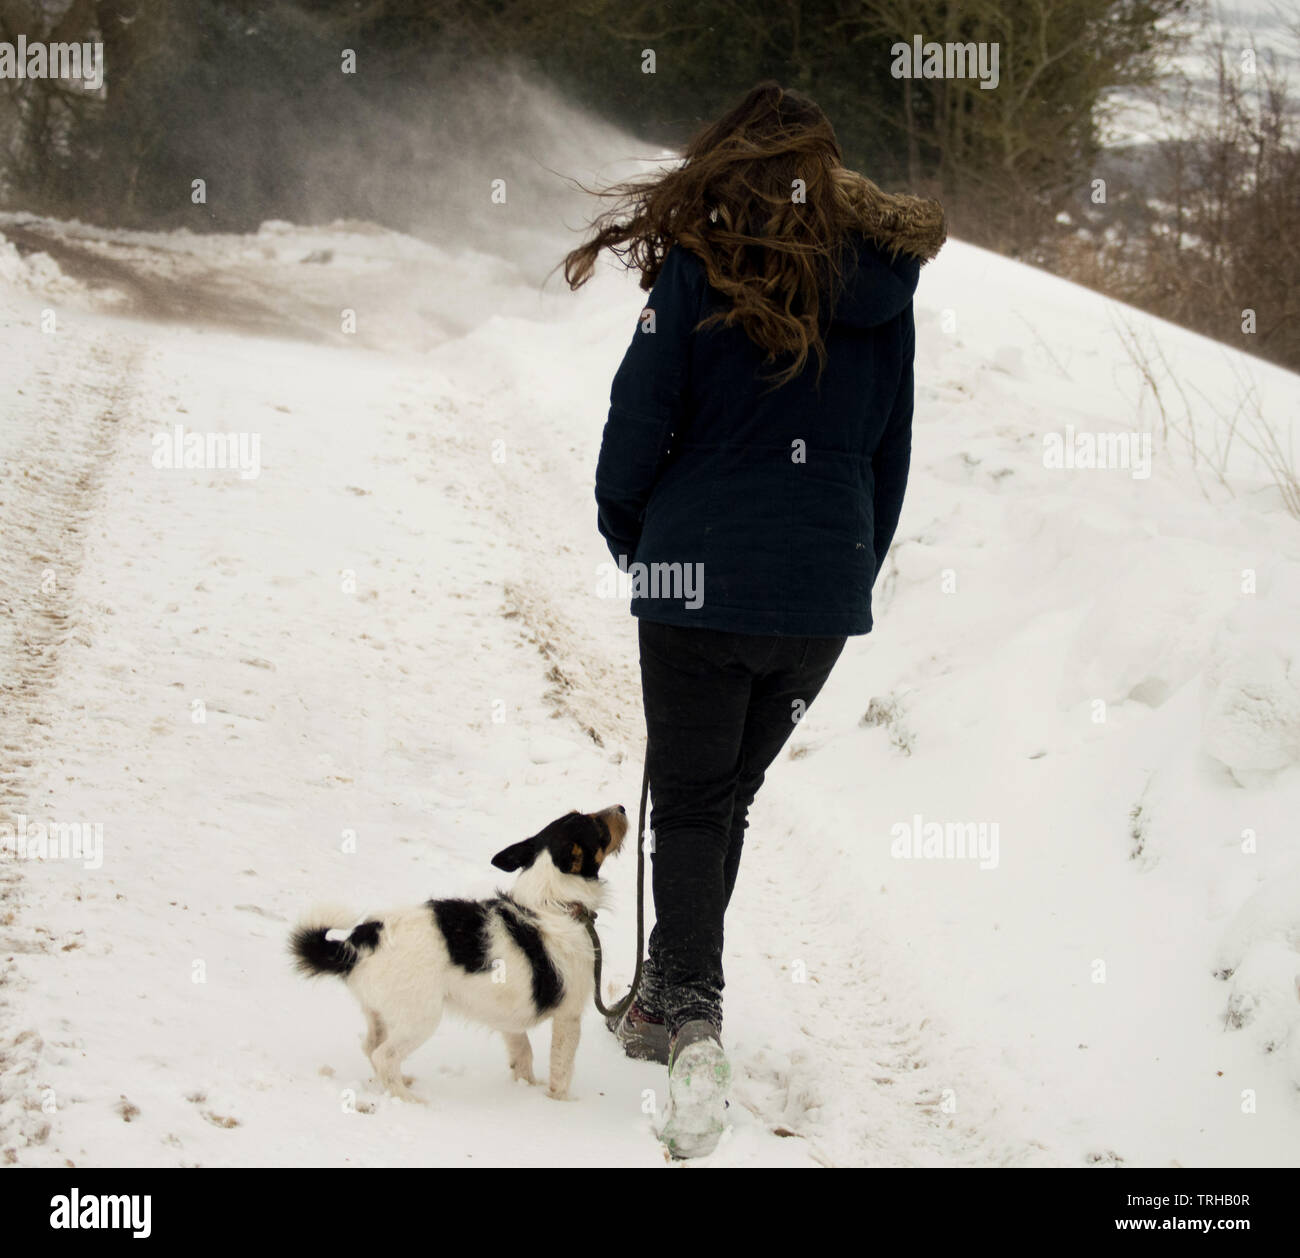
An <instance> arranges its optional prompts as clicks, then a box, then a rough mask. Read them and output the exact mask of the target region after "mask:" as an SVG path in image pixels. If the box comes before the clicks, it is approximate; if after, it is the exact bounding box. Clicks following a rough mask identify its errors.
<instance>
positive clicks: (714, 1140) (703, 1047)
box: [660, 1018, 731, 1158]
mask: <svg viewBox="0 0 1300 1258" xmlns="http://www.w3.org/2000/svg"><path fill="white" fill-rule="evenodd" d="M730 1087H731V1064H730V1062H728V1061H727V1057H726V1054H725V1053H724V1052H723V1051H722V1039H721V1037H720V1036H719V1034H718V1031H717V1028H716V1027H715V1026H714V1025H713V1023H711V1022H706V1021H705V1020H704V1019H702V1018H700V1019H696V1020H695V1021H692V1022H687V1023H686V1024H685V1025H684V1026H683V1027H682V1028H681V1030H680V1031H678V1032H677V1034H676V1035H674V1036H673V1037H672V1048H671V1052H670V1054H669V1060H668V1121H667V1122H665V1123H664V1127H663V1131H662V1132H660V1139H661V1140H662V1141H663V1142H664V1144H666V1145H667V1146H668V1152H669V1153H671V1154H672V1155H673V1157H675V1158H699V1157H705V1156H706V1155H708V1154H710V1153H712V1152H713V1150H714V1149H715V1148H717V1145H718V1141H719V1140H720V1139H721V1138H722V1131H723V1128H724V1126H725V1121H724V1120H725V1115H726V1109H727V1092H728V1090H729V1089H730Z"/></svg>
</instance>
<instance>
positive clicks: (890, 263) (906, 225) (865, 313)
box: [835, 168, 948, 328]
mask: <svg viewBox="0 0 1300 1258" xmlns="http://www.w3.org/2000/svg"><path fill="white" fill-rule="evenodd" d="M837 179H838V181H839V184H840V188H841V190H842V192H843V194H844V195H845V198H846V200H847V201H848V202H849V204H850V206H851V207H852V209H853V211H854V213H855V217H856V219H857V222H858V231H859V233H860V239H859V240H858V241H856V242H855V243H856V245H857V266H856V268H854V269H852V270H850V271H849V273H848V274H847V275H846V276H845V287H844V291H843V293H842V294H841V296H840V300H839V304H838V305H837V306H836V309H835V319H836V321H837V322H842V323H849V324H852V325H854V326H856V327H868V328H870V327H876V326H878V325H879V324H881V323H887V322H888V321H889V320H890V319H892V318H894V316H895V315H897V314H898V313H899V312H900V311H902V310H903V309H904V308H905V307H906V306H907V304H908V302H910V301H911V300H912V294H913V293H915V291H916V285H917V280H918V279H919V278H920V271H921V267H922V266H923V265H924V264H925V263H926V262H930V261H932V260H933V259H934V257H935V256H936V255H937V254H938V252H939V250H940V249H941V248H942V247H943V243H944V241H945V240H946V239H947V238H948V229H947V224H946V223H945V222H944V215H943V206H942V205H940V204H939V202H938V201H934V200H931V199H930V198H928V197H914V196H909V195H907V194H906V193H899V192H885V191H883V190H882V189H881V188H879V187H877V186H876V185H875V184H874V183H872V181H871V180H870V179H868V178H867V177H866V176H865V175H860V174H859V173H858V172H857V171H855V170H848V169H847V168H845V169H842V170H841V171H840V172H839V174H838V175H837Z"/></svg>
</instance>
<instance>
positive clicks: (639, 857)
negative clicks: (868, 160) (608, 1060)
mask: <svg viewBox="0 0 1300 1258" xmlns="http://www.w3.org/2000/svg"><path fill="white" fill-rule="evenodd" d="M649 794H650V748H649V747H647V748H646V756H645V768H644V769H643V770H642V773H641V807H640V809H639V810H638V812H637V820H636V969H635V970H633V971H632V986H631V988H630V989H629V990H628V993H627V995H626V996H624V997H623V999H622V1000H620V1001H618V1002H617V1003H616V1004H615V1005H614V1007H613V1008H612V1009H606V1008H605V1004H604V1001H602V1000H601V998H600V962H601V952H600V936H599V935H598V934H596V915H595V913H593V912H592V911H591V910H590V909H589V908H586V907H585V906H575V909H574V916H575V917H576V918H577V919H578V920H579V921H580V922H581V923H582V924H583V925H584V926H585V927H586V928H587V934H589V935H590V936H591V946H592V948H593V949H594V950H595V954H596V962H595V965H594V967H593V969H594V972H595V976H596V990H595V993H594V995H595V1000H596V1008H597V1010H599V1012H600V1014H601V1016H602V1017H604V1018H618V1017H621V1016H622V1015H623V1014H624V1013H625V1012H626V1011H627V1008H628V1006H629V1005H631V1003H632V1001H633V1000H634V999H636V992H637V988H638V987H640V986H641V953H642V950H643V948H644V946H645V807H646V798H647V797H648V796H649Z"/></svg>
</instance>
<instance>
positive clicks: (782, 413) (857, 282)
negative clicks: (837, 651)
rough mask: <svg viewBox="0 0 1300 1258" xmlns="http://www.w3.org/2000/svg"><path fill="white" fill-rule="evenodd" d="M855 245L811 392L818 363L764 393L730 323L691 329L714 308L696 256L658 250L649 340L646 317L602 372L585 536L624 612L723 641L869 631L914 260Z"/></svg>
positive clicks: (894, 484)
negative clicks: (594, 526)
mask: <svg viewBox="0 0 1300 1258" xmlns="http://www.w3.org/2000/svg"><path fill="white" fill-rule="evenodd" d="M853 240H854V249H855V252H856V254H857V265H856V267H855V268H854V269H853V270H852V271H850V273H849V277H848V280H847V283H846V287H845V291H844V293H843V295H842V297H841V299H840V301H839V304H838V305H837V307H836V309H835V312H834V316H833V321H832V322H831V324H830V328H829V331H828V332H826V333H825V337H826V350H827V362H826V367H825V370H824V372H823V374H822V379H821V392H820V396H818V394H817V393H816V392H815V388H814V381H815V377H816V360H815V357H812V356H810V360H809V363H808V365H807V367H806V368H805V370H804V371H803V373H802V374H801V375H800V376H798V377H797V378H795V379H794V380H792V381H790V382H789V383H788V384H786V385H784V386H782V387H781V388H779V389H776V390H771V389H770V383H771V381H770V376H771V375H772V374H773V373H774V372H775V371H776V370H777V369H778V368H779V366H780V365H781V364H780V363H777V364H776V365H773V364H772V363H764V362H763V357H764V351H763V350H762V349H761V348H759V347H758V346H757V345H755V344H754V343H753V342H752V341H750V339H749V338H748V337H747V336H746V335H745V333H744V331H743V330H742V329H741V328H739V327H731V328H727V327H721V326H716V325H715V326H713V327H710V328H707V329H704V330H702V331H699V332H696V331H694V330H693V329H694V328H695V325H696V323H698V322H699V320H700V319H702V318H703V317H704V316H705V315H706V314H707V313H709V312H710V311H711V310H713V309H716V308H724V309H725V304H726V301H727V299H726V298H725V297H723V296H722V294H720V293H718V292H717V291H716V290H715V289H714V288H712V287H711V286H710V285H709V283H708V281H707V278H706V276H705V272H704V266H703V264H702V263H701V262H700V260H699V258H697V257H696V256H695V255H694V254H692V253H690V252H688V251H687V250H685V249H683V248H682V246H681V245H674V246H673V247H672V248H671V249H670V250H669V251H668V253H667V255H666V257H665V259H664V264H663V269H662V270H661V271H660V274H659V277H658V279H657V280H656V282H655V284H654V287H653V288H652V289H651V291H650V294H649V297H648V299H647V307H648V308H649V309H650V310H653V312H654V320H653V331H650V330H646V323H647V321H646V320H645V319H644V312H643V319H642V321H640V322H639V323H638V326H637V330H636V331H635V332H634V333H633V335H632V343H631V345H630V346H629V347H628V350H627V353H626V354H625V355H624V356H623V362H622V365H621V366H620V367H619V369H618V372H617V374H616V375H615V377H614V382H613V386H612V388H611V391H610V409H609V419H608V422H607V423H606V425H605V432H604V438H603V440H602V443H601V449H600V460H599V463H598V466H597V470H596V501H597V504H598V507H599V512H598V521H599V528H600V531H601V533H602V534H603V535H604V537H605V540H606V542H607V544H608V546H609V550H610V554H611V555H613V557H614V560H615V562H616V563H618V564H619V566H620V567H624V568H626V569H627V570H628V573H629V577H630V578H631V592H632V612H633V614H634V615H637V616H643V617H645V618H646V619H648V620H655V621H663V622H666V623H668V624H674V625H699V626H703V627H706V628H710V629H724V630H729V631H732V632H736V633H754V634H789V635H805V634H807V635H815V636H827V637H830V636H837V635H840V634H846V635H849V634H862V633H868V632H869V631H870V629H871V587H872V584H873V582H874V581H875V577H876V573H877V572H878V571H879V570H880V566H881V564H882V563H883V562H884V558H885V554H886V552H887V551H888V550H889V544H890V542H891V540H892V539H893V536H894V530H895V528H896V527H897V525H898V516H899V511H900V509H901V508H902V505H903V490H904V488H905V486H906V484H907V470H908V462H909V458H910V455H911V438H912V358H913V351H914V348H915V328H914V325H913V321H912V294H913V292H914V291H915V289H916V284H917V278H918V274H919V269H920V263H919V261H918V260H917V259H916V258H915V257H912V256H909V255H907V254H904V253H899V254H898V255H897V257H896V259H895V260H893V261H890V259H889V255H888V253H887V252H885V251H884V250H882V249H880V248H878V247H877V246H876V245H875V244H873V243H871V242H870V241H868V240H867V239H866V238H865V237H858V236H855V237H854V238H853ZM761 377H765V378H761ZM764 390H768V391H767V392H766V393H765V392H764ZM659 565H679V567H678V568H676V569H674V568H672V567H660V566H659ZM681 565H699V566H698V567H691V568H690V569H686V568H684V567H681ZM697 580H698V582H699V584H698V587H696V586H695V584H694V583H695V582H696V581H697Z"/></svg>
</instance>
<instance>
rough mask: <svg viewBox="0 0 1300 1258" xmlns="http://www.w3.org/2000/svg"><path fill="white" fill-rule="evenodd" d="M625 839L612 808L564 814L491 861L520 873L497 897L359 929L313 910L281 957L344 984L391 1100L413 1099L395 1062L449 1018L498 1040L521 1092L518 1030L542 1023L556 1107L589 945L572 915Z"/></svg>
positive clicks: (587, 988)
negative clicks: (475, 1025) (448, 1014)
mask: <svg viewBox="0 0 1300 1258" xmlns="http://www.w3.org/2000/svg"><path fill="white" fill-rule="evenodd" d="M626 834H627V814H626V813H625V812H624V811H623V807H622V805H615V806H613V807H611V808H606V809H604V810H602V811H601V812H597V813H579V812H571V813H568V814H567V815H566V816H563V817H561V818H560V819H559V820H558V821H552V822H551V824H550V825H549V826H547V827H546V829H544V830H543V831H541V833H540V834H535V835H534V836H533V837H532V838H531V839H523V840H522V841H521V842H519V843H514V844H512V845H511V846H510V847H508V848H506V849H505V850H504V851H501V852H498V853H497V854H496V855H495V856H494V857H493V858H492V863H493V864H494V865H495V866H496V867H497V868H498V869H504V870H506V871H507V872H513V871H515V870H517V869H518V870H521V871H522V872H521V873H520V875H519V877H518V878H517V879H516V880H515V885H514V887H513V888H512V889H511V891H510V893H509V894H508V895H507V894H504V893H498V894H497V895H496V896H495V897H494V898H493V899H491V900H429V901H426V902H425V903H424V904H421V905H419V906H417V907H413V908H401V909H394V910H393V911H391V912H388V913H380V914H377V915H375V916H373V917H372V916H366V917H364V918H362V919H361V920H360V921H359V922H358V918H357V917H356V915H355V914H349V913H347V912H346V911H344V910H339V909H333V908H324V907H322V908H317V909H315V910H313V911H312V912H311V913H310V914H308V916H307V917H306V918H305V919H304V920H303V921H301V922H299V924H298V925H297V927H296V928H295V929H294V931H293V934H292V936H291V938H290V941H289V950H290V952H291V953H292V954H293V956H294V957H295V958H296V962H297V967H298V970H299V971H300V972H301V973H303V974H307V975H318V974H334V975H337V976H339V977H340V978H343V979H344V980H345V981H346V982H347V985H348V987H350V988H351V989H352V993H353V995H355V996H356V998H357V1000H359V1001H360V1002H361V1008H362V1010H363V1011H364V1013H365V1015H366V1033H365V1035H364V1036H363V1037H362V1041H361V1046H362V1048H363V1049H364V1050H365V1053H366V1056H367V1057H369V1058H370V1061H371V1064H372V1065H373V1066H374V1068H375V1073H376V1074H377V1075H378V1077H379V1082H380V1083H381V1084H382V1085H383V1086H384V1087H385V1088H387V1089H388V1091H390V1092H391V1093H392V1094H393V1095H394V1096H398V1097H401V1098H402V1099H403V1100H405V1101H418V1100H420V1099H421V1098H419V1097H417V1096H416V1095H415V1094H414V1093H413V1092H411V1090H410V1089H409V1088H408V1087H407V1086H406V1081H405V1080H404V1079H403V1077H402V1062H403V1061H405V1060H406V1058H407V1057H409V1056H410V1055H411V1054H412V1053H413V1052H414V1051H415V1050H416V1049H417V1048H419V1047H420V1045H421V1044H423V1043H424V1042H425V1040H427V1039H428V1038H429V1037H430V1036H431V1035H432V1034H433V1033H434V1031H436V1030H437V1029H438V1023H439V1021H440V1020H441V1018H442V1014H443V1010H444V1009H450V1010H453V1011H454V1012H456V1013H459V1014H461V1015H462V1016H463V1017H466V1018H468V1019H470V1020H471V1021H474V1022H479V1023H482V1024H483V1025H485V1026H488V1027H491V1028H492V1029H493V1030H496V1031H500V1032H501V1033H502V1034H503V1035H504V1036H505V1039H506V1050H507V1054H508V1058H509V1064H510V1070H511V1073H512V1075H513V1076H514V1078H515V1079H523V1080H526V1081H527V1082H528V1083H535V1082H536V1080H535V1079H534V1078H533V1050H532V1045H530V1044H529V1042H528V1035H527V1031H528V1030H529V1028H531V1027H535V1026H537V1024H538V1023H540V1022H543V1021H545V1019H547V1018H551V1019H553V1025H552V1027H551V1076H550V1086H549V1088H548V1092H549V1094H550V1095H551V1096H553V1097H555V1098H556V1099H557V1100H563V1099H564V1098H565V1097H566V1096H567V1095H568V1091H569V1083H570V1082H571V1080H572V1078H573V1059H574V1056H575V1054H576V1053H577V1051H578V1037H579V1034H580V1031H581V1023H582V1013H583V1010H584V1008H585V1007H586V1004H587V1001H589V1000H590V999H591V995H592V962H593V960H594V958H593V955H592V947H591V939H590V937H589V936H588V934H587V931H586V928H585V927H584V926H583V924H582V922H581V921H580V920H579V919H578V917H577V916H576V915H575V913H576V910H578V909H580V908H585V909H589V910H592V911H594V910H595V909H596V908H597V907H598V906H599V904H600V900H601V895H602V893H603V891H604V884H603V883H601V881H600V867H601V864H602V863H603V862H604V860H605V858H606V857H607V856H609V855H610V854H611V853H614V852H617V851H618V850H619V848H620V846H621V845H622V843H623V838H624V836H625V835H626ZM352 923H357V924H355V925H353V924H352Z"/></svg>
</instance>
